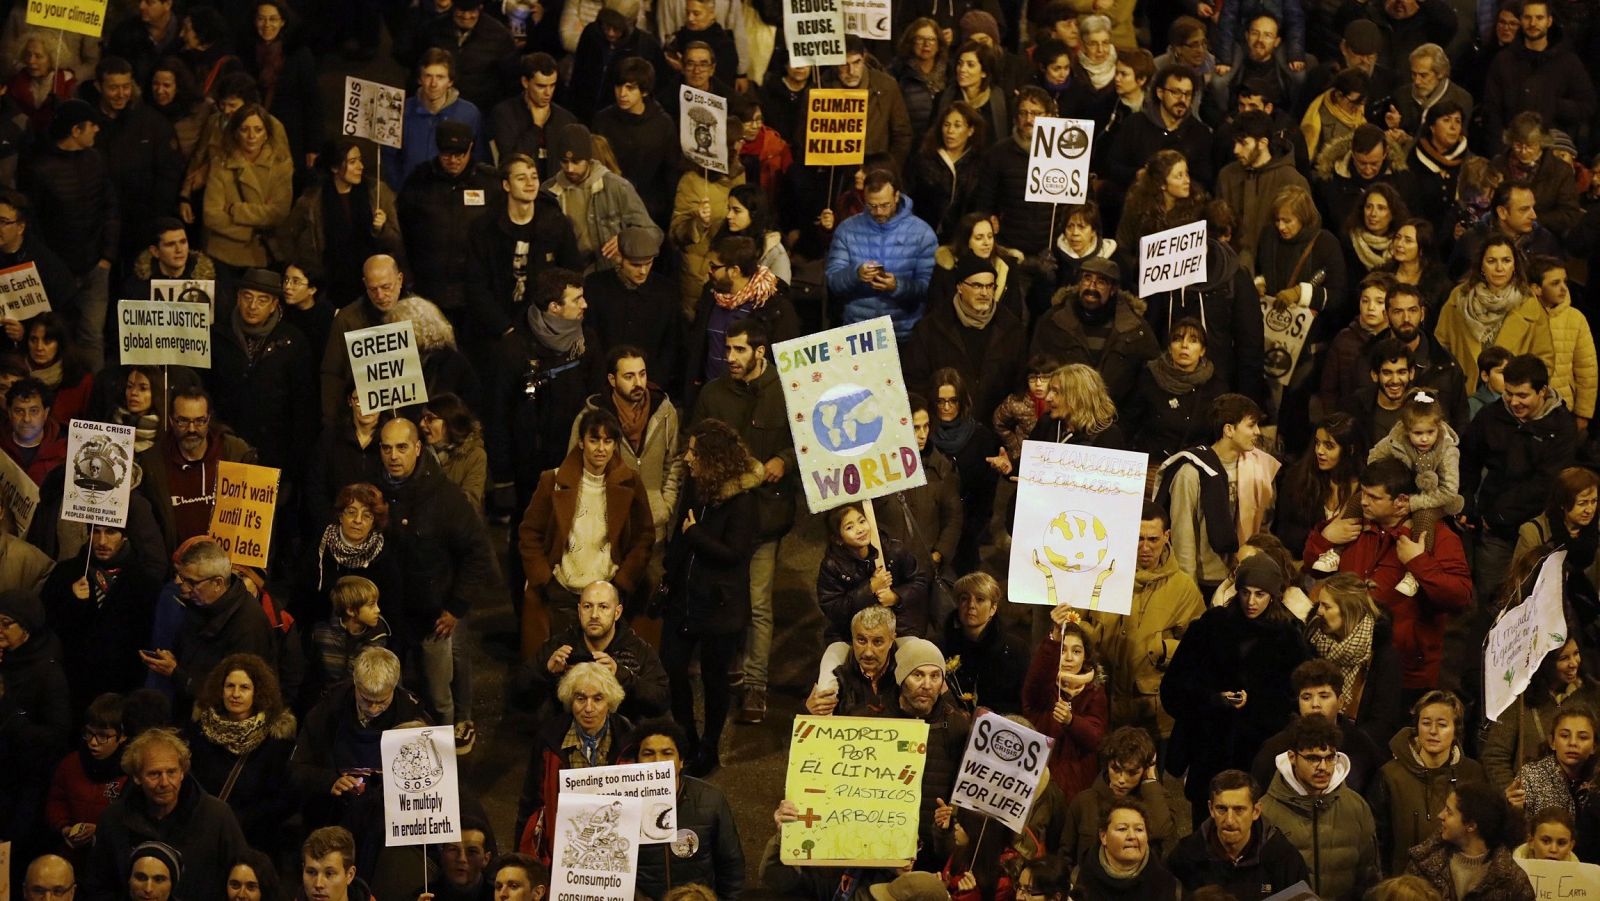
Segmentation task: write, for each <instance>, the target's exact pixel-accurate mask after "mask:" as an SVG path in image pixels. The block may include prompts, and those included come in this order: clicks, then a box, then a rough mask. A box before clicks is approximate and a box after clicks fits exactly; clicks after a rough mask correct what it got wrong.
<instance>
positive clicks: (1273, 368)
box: [1261, 294, 1317, 385]
mask: <svg viewBox="0 0 1600 901" xmlns="http://www.w3.org/2000/svg"><path fill="white" fill-rule="evenodd" d="M1316 318H1317V311H1316V310H1313V309H1311V308H1310V307H1303V306H1300V305H1299V304H1295V305H1294V306H1289V307H1283V308H1279V307H1278V306H1277V304H1274V303H1273V302H1272V295H1270V294H1267V295H1263V296H1262V298H1261V325H1262V331H1263V334H1264V335H1265V337H1266V342H1267V346H1266V357H1265V359H1264V360H1263V369H1264V370H1265V372H1266V374H1267V378H1269V379H1272V380H1273V381H1275V382H1277V383H1278V384H1279V385H1287V384H1289V378H1290V376H1292V375H1294V367H1295V365H1296V364H1297V363H1299V362H1300V351H1302V350H1303V349H1305V346H1306V335H1307V334H1309V333H1310V331H1311V323H1312V322H1314V321H1315V320H1316Z"/></svg>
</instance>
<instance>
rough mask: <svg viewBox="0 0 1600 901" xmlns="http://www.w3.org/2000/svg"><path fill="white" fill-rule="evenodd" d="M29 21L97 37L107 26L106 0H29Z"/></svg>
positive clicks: (46, 26) (31, 23) (32, 23)
mask: <svg viewBox="0 0 1600 901" xmlns="http://www.w3.org/2000/svg"><path fill="white" fill-rule="evenodd" d="M27 22H28V24H29V25H42V26H44V27H45V28H59V29H61V30H62V31H70V32H72V33H73V34H86V35H88V36H89V37H92V38H97V37H99V36H100V33H101V32H102V31H104V30H105V27H106V0H28V15H27Z"/></svg>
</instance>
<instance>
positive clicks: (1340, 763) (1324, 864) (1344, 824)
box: [1261, 751, 1380, 901]
mask: <svg viewBox="0 0 1600 901" xmlns="http://www.w3.org/2000/svg"><path fill="white" fill-rule="evenodd" d="M1349 773H1350V760H1349V758H1347V757H1345V755H1344V754H1342V753H1340V754H1338V755H1337V756H1336V757H1335V758H1334V767H1333V782H1332V783H1331V784H1329V786H1328V789H1327V791H1325V792H1323V793H1322V794H1320V795H1315V796H1313V795H1311V794H1309V793H1308V792H1307V791H1306V790H1305V787H1304V786H1302V785H1301V784H1300V783H1299V781H1298V780H1297V779H1295V775H1294V767H1293V765H1292V764H1291V763H1290V762H1289V753H1288V752H1287V751H1286V752H1284V753H1282V754H1280V755H1278V773H1277V775H1276V776H1274V777H1273V778H1272V785H1271V787H1269V788H1268V789H1267V795H1266V797H1265V798H1263V799H1262V800H1261V817H1262V819H1264V820H1266V821H1268V822H1270V823H1271V824H1272V825H1274V826H1276V827H1278V829H1279V830H1280V831H1282V832H1283V835H1284V838H1287V839H1288V840H1289V843H1290V844H1292V845H1294V846H1295V849H1296V850H1298V851H1299V852H1300V856H1301V857H1302V858H1303V859H1304V860H1305V861H1306V865H1307V866H1308V867H1309V868H1310V870H1311V888H1312V890H1314V891H1315V892H1316V893H1317V896H1318V897H1320V898H1327V899H1329V901H1353V899H1357V898H1360V897H1361V895H1362V893H1363V892H1364V891H1366V889H1367V888H1368V887H1370V886H1372V885H1374V884H1376V883H1377V882H1378V880H1379V878H1380V866H1379V860H1378V844H1377V842H1376V841H1375V840H1374V837H1373V835H1374V826H1373V822H1372V810H1371V809H1370V808H1368V807H1367V802H1366V801H1365V800H1363V799H1362V797H1361V795H1359V794H1357V793H1356V792H1355V790H1354V789H1351V788H1350V787H1349V786H1346V785H1345V784H1344V780H1345V777H1346V776H1347V775H1349Z"/></svg>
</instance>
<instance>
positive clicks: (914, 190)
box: [906, 148, 1011, 241]
mask: <svg viewBox="0 0 1600 901" xmlns="http://www.w3.org/2000/svg"><path fill="white" fill-rule="evenodd" d="M985 157H986V154H984V153H982V152H981V151H980V150H979V148H970V149H968V151H967V153H966V154H965V155H964V156H962V157H961V159H959V160H956V165H955V169H954V170H953V171H952V170H951V168H950V164H949V163H946V162H945V161H944V157H942V156H940V155H939V152H938V151H937V150H936V151H934V152H933V153H926V152H920V151H919V152H917V153H915V154H913V155H912V157H911V159H910V160H907V161H906V170H907V171H906V194H907V195H909V196H910V197H911V211H912V212H913V213H915V214H916V215H917V216H918V217H919V218H921V219H922V221H924V222H926V223H928V226H929V227H930V228H932V229H933V232H934V234H936V235H938V236H939V239H940V240H941V241H942V240H944V239H946V238H949V237H951V236H953V235H954V234H955V231H956V226H957V225H958V224H959V223H960V221H961V217H962V216H965V215H966V214H967V213H970V212H972V211H973V210H974V209H976V207H975V206H974V203H975V201H974V199H973V198H974V195H975V194H976V193H977V185H978V182H979V180H981V179H982V178H983V177H984V172H985V162H984V160H985ZM986 209H987V208H986ZM1006 240H1008V241H1009V240H1011V238H1010V236H1009V235H1007V236H1006Z"/></svg>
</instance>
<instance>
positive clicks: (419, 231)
mask: <svg viewBox="0 0 1600 901" xmlns="http://www.w3.org/2000/svg"><path fill="white" fill-rule="evenodd" d="M468 191H477V192H482V193H481V194H474V195H472V199H473V200H474V201H476V202H474V203H469V202H468V194H467V192H468ZM501 191H502V188H501V183H500V173H498V172H496V171H495V169H494V167H493V166H491V165H489V164H488V163H473V162H469V163H468V164H467V168H466V169H464V170H462V172H461V174H460V175H457V176H451V175H450V174H449V173H447V172H445V171H444V169H443V168H442V167H441V166H440V165H439V161H438V160H437V159H434V160H432V161H430V162H429V163H427V164H426V165H423V166H418V167H417V168H416V169H415V170H413V171H412V173H411V175H410V176H409V177H408V178H407V179H406V183H405V187H404V188H402V189H401V190H400V196H399V198H397V199H396V201H395V206H396V212H397V214H398V215H399V216H400V234H401V236H402V237H404V238H405V242H406V260H407V261H408V262H409V263H410V264H411V276H412V279H413V281H415V283H416V289H417V292H418V293H419V294H421V295H422V296H424V297H426V298H428V299H430V300H432V301H433V302H434V303H436V304H438V305H439V308H440V309H441V310H444V311H445V312H446V313H448V314H450V315H451V316H459V315H461V313H462V311H463V308H464V307H465V306H466V305H467V271H468V267H467V264H468V260H469V259H470V257H471V246H472V245H471V238H470V236H471V234H472V231H473V228H472V227H473V224H474V223H475V222H477V221H478V220H479V219H481V218H483V216H484V214H485V213H487V212H489V211H490V210H494V209H503V208H504V204H505V199H504V198H503V197H502V196H501Z"/></svg>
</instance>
